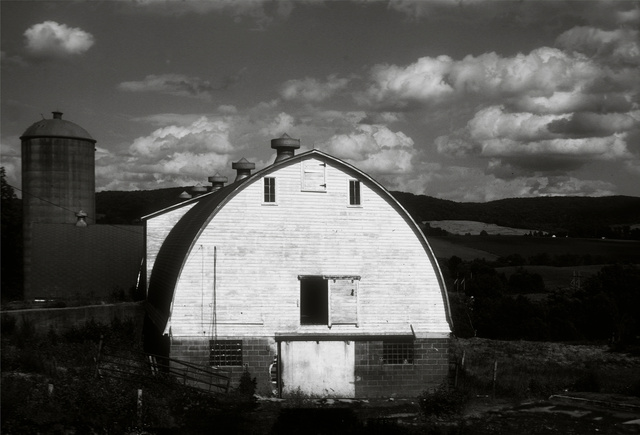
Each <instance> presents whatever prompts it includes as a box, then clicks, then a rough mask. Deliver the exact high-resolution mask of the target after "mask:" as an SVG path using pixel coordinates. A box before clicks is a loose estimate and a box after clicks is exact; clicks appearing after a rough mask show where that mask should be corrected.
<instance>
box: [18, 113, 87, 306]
mask: <svg viewBox="0 0 640 435" xmlns="http://www.w3.org/2000/svg"><path fill="white" fill-rule="evenodd" d="M20 139H21V141H22V190H23V196H22V202H23V238H24V239H23V241H24V294H25V298H29V297H31V296H32V295H33V294H32V292H31V290H32V289H31V275H32V271H31V259H32V252H31V250H32V248H33V239H32V238H33V234H34V233H33V229H34V225H37V224H72V225H73V224H75V223H76V222H77V221H78V213H80V211H83V212H84V214H86V218H85V219H86V222H87V223H89V224H93V223H95V215H96V213H95V143H96V141H95V139H93V138H92V137H91V135H89V133H87V131H86V130H85V129H83V128H82V127H80V126H79V125H77V124H74V123H73V122H70V121H66V120H63V119H62V113H61V112H53V118H52V119H43V120H41V121H38V122H36V123H35V124H33V125H32V126H30V127H29V128H27V130H26V131H25V132H24V134H23V135H22V136H21V137H20Z"/></svg>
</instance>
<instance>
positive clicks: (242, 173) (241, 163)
mask: <svg viewBox="0 0 640 435" xmlns="http://www.w3.org/2000/svg"><path fill="white" fill-rule="evenodd" d="M231 167H232V168H233V169H235V170H236V171H238V175H236V179H235V181H238V180H242V179H243V178H247V177H248V176H250V175H251V170H253V169H255V168H256V164H255V163H251V162H250V161H248V160H247V159H245V158H244V157H243V158H241V159H240V160H238V161H237V162H233V163H232V164H231Z"/></svg>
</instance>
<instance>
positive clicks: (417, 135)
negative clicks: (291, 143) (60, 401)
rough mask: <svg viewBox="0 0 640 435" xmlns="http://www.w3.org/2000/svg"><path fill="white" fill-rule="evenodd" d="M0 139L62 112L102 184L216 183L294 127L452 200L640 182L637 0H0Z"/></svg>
mask: <svg viewBox="0 0 640 435" xmlns="http://www.w3.org/2000/svg"><path fill="white" fill-rule="evenodd" d="M0 8H1V11H0V12H1V20H2V21H1V27H0V28H1V32H2V33H1V45H2V47H1V48H2V63H1V67H2V76H1V99H2V101H1V102H2V108H1V110H2V111H1V117H2V125H1V146H2V165H3V166H5V168H6V169H7V173H8V180H9V182H10V183H12V184H13V185H15V186H17V187H20V185H21V183H20V140H19V137H20V135H21V134H22V133H23V132H24V131H25V130H26V128H27V127H29V126H30V125H31V124H33V123H34V122H36V121H38V120H40V119H41V116H45V117H47V118H50V117H51V113H50V112H51V111H54V110H60V111H62V112H64V119H67V120H70V121H73V122H75V123H77V124H79V125H81V126H82V127H84V128H85V129H86V130H87V131H89V132H90V133H91V135H92V136H93V137H94V138H95V139H96V140H97V152H96V185H97V188H98V190H137V189H157V188H163V187H171V186H191V185H194V184H196V183H202V184H208V183H207V181H206V180H207V177H208V176H210V175H213V174H214V173H216V172H220V173H222V174H224V175H227V176H229V177H230V178H231V179H232V178H233V176H234V173H233V171H232V169H231V162H233V161H237V160H238V159H240V158H242V157H246V158H247V159H248V160H251V161H254V162H255V163H256V167H257V168H258V169H260V168H262V167H264V166H266V165H268V164H270V163H271V162H272V161H273V158H274V154H273V152H272V151H273V150H271V148H270V146H269V145H270V142H269V141H270V139H272V138H275V137H279V136H281V135H282V134H283V133H288V134H289V135H290V136H293V137H296V138H300V140H301V143H302V146H303V150H307V149H311V148H314V147H315V148H317V149H320V150H323V151H325V152H328V153H330V154H332V155H334V156H336V157H338V158H341V159H343V160H346V161H348V162H350V163H352V164H354V165H355V166H357V167H359V168H360V169H362V170H364V171H366V172H368V173H369V174H370V175H372V176H373V177H374V178H376V179H377V180H378V181H380V182H381V183H382V184H383V185H385V186H386V187H387V188H388V189H390V190H402V191H408V192H413V193H416V194H426V195H430V196H435V197H439V198H444V199H451V200H454V201H488V200H494V199H500V198H506V197H531V196H540V195H588V196H600V195H617V194H621V195H633V196H640V187H639V186H640V106H639V103H640V95H639V91H640V36H639V34H640V32H639V30H638V29H639V28H640V2H632V1H620V2H611V1H569V2H562V1H526V0H524V1H517V2H516V1H500V2H497V1H484V0H468V1H464V0H463V1H457V0H456V1H453V0H433V1H429V2H426V1H411V0H391V1H366V0H353V1H348V0H343V1H320V0H306V1H302V0H301V1H286V0H283V1H277V2H275V1H272V0H244V1H240V0H224V1H223V0H219V1H216V2H203V1H189V0H187V1H180V2H174V1H171V2H169V1H164V0H140V1H132V2H127V1H104V2H102V1H91V2H88V1H57V2H48V1H2V2H0Z"/></svg>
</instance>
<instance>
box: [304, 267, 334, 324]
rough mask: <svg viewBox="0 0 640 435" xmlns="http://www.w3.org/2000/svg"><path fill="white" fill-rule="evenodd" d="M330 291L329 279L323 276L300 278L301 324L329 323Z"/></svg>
mask: <svg viewBox="0 0 640 435" xmlns="http://www.w3.org/2000/svg"><path fill="white" fill-rule="evenodd" d="M328 293H329V292H328V291H327V280H325V279H324V278H323V277H321V276H310V277H301V278H300V324H301V325H326V324H328V323H329V294H328Z"/></svg>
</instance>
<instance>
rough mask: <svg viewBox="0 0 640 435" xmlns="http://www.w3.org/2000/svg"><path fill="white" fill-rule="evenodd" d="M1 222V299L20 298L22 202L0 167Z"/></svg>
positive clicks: (3, 169)
mask: <svg viewBox="0 0 640 435" xmlns="http://www.w3.org/2000/svg"><path fill="white" fill-rule="evenodd" d="M0 187H1V198H0V199H1V204H0V211H1V220H2V229H1V231H2V233H1V236H2V240H1V243H2V277H1V278H2V281H1V285H2V299H3V300H16V299H21V297H22V201H21V200H20V199H18V197H17V196H16V193H15V191H14V189H13V187H12V186H11V185H10V184H9V183H7V179H6V171H5V168H4V167H0Z"/></svg>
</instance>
